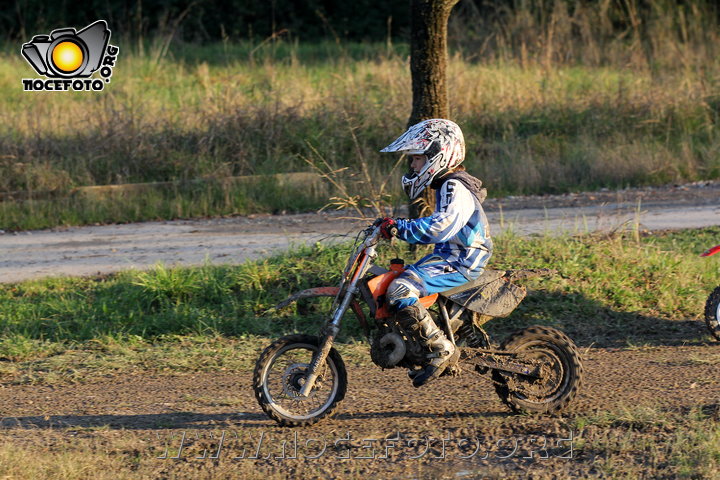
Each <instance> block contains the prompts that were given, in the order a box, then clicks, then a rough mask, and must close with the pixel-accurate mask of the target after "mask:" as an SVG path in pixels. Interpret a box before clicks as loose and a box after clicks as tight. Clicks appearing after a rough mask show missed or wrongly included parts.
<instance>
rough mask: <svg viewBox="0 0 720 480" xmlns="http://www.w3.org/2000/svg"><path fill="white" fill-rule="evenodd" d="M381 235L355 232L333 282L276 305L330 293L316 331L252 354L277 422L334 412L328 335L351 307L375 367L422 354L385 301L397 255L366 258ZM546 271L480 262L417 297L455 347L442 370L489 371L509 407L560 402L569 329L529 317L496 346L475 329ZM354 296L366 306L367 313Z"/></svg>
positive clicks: (338, 366)
mask: <svg viewBox="0 0 720 480" xmlns="http://www.w3.org/2000/svg"><path fill="white" fill-rule="evenodd" d="M363 236H364V238H362V237H363ZM380 238H381V237H380V231H379V227H376V226H370V227H368V228H367V229H365V230H363V231H361V232H360V233H359V234H358V237H357V238H356V242H355V247H354V249H353V250H354V253H353V254H352V255H351V256H350V258H349V260H348V263H347V265H346V267H345V270H344V272H343V274H342V279H341V282H340V285H339V286H338V287H320V288H312V289H308V290H304V291H302V292H299V293H296V294H295V295H292V296H291V297H289V298H287V299H286V300H284V301H283V302H281V303H279V304H278V305H276V306H275V307H274V309H280V308H284V307H286V306H288V305H290V304H291V303H293V302H296V301H297V300H300V299H302V298H312V297H323V296H326V297H334V301H333V305H332V315H331V316H330V318H329V319H328V320H327V321H326V323H325V325H324V327H323V329H322V331H321V334H320V336H311V335H290V336H286V337H282V338H280V339H278V340H276V341H274V342H273V343H272V344H271V345H270V346H268V347H267V348H265V350H264V351H263V352H262V353H261V355H260V357H259V358H258V360H257V362H256V365H255V369H254V373H253V388H254V391H255V397H256V398H257V400H258V402H259V404H260V406H261V407H262V409H263V411H264V412H265V413H266V414H267V415H268V416H269V417H270V418H272V419H273V420H275V421H277V422H278V423H279V424H280V425H283V426H291V427H294V426H301V425H309V424H313V423H315V422H317V421H318V420H320V419H321V418H323V417H326V416H330V415H332V414H333V413H334V411H335V410H336V408H337V406H338V404H339V403H340V402H341V401H342V400H343V398H344V396H345V391H346V388H347V374H346V371H345V364H344V363H343V360H342V358H341V356H340V354H339V353H338V352H337V350H336V349H335V348H334V347H333V342H334V341H335V338H336V337H337V335H338V333H339V331H340V321H341V319H342V318H343V315H344V314H345V312H346V311H347V310H348V309H351V310H352V311H353V312H354V314H355V316H356V317H357V319H358V321H359V323H360V325H361V326H362V328H363V331H364V333H365V335H366V337H367V338H368V339H369V343H370V356H371V359H372V361H373V363H375V364H376V365H377V366H379V367H381V368H382V369H383V370H384V369H386V368H395V367H404V368H408V369H417V368H419V367H420V366H422V365H424V364H425V363H426V362H427V357H426V355H427V354H428V353H429V350H427V347H424V346H423V343H421V342H420V341H418V339H416V337H415V336H414V335H413V334H412V333H411V332H408V331H405V330H403V328H402V327H401V326H400V325H399V324H398V323H397V322H396V321H395V318H394V314H393V312H392V310H391V309H390V308H389V305H388V303H387V301H386V298H385V292H386V290H387V288H388V286H389V285H390V282H392V281H393V279H395V277H397V276H398V275H399V274H400V273H402V272H403V271H404V263H403V262H402V260H400V259H394V260H392V261H391V264H390V270H389V271H388V270H385V269H383V268H380V267H378V266H376V265H373V261H374V260H375V258H376V257H377V253H376V246H377V244H378V241H379V239H380ZM551 273H555V271H554V270H550V269H535V270H485V271H484V273H483V274H482V275H481V276H480V277H479V278H478V279H476V280H474V281H470V282H468V283H467V284H465V285H462V286H460V287H456V288H453V289H451V290H448V291H445V292H442V293H440V294H433V295H430V296H427V297H423V298H421V299H420V303H421V304H422V305H423V306H424V307H425V308H427V309H429V311H430V313H431V315H432V316H433V319H434V320H435V323H436V324H437V325H438V326H440V327H441V328H442V329H443V330H444V333H445V335H446V336H447V338H448V339H450V341H452V342H453V343H454V344H455V345H456V347H457V348H456V349H455V353H454V354H453V355H452V356H451V357H450V358H449V361H448V365H449V366H448V367H447V368H446V370H445V371H444V373H443V375H458V374H459V373H460V372H461V371H462V370H463V368H461V365H462V366H464V367H471V368H472V369H473V370H474V371H475V372H477V373H479V374H484V373H487V372H491V375H492V379H493V382H494V385H495V391H496V392H497V394H498V396H499V397H500V399H501V400H502V401H503V402H504V403H505V404H506V405H507V406H508V407H509V408H510V409H511V410H513V411H515V412H529V413H531V412H539V413H551V412H552V413H555V412H559V411H561V410H563V409H564V408H565V407H567V406H568V404H570V402H571V401H572V400H573V399H574V398H575V396H576V395H577V392H578V390H579V388H580V385H581V383H582V378H583V366H582V361H581V358H580V354H579V353H578V350H577V347H576V346H575V344H574V343H573V341H572V340H570V338H568V337H567V336H566V335H565V334H564V333H562V332H560V331H559V330H556V329H554V328H550V327H545V326H533V327H529V328H526V329H523V330H520V331H518V332H516V333H514V334H512V335H511V336H510V337H509V338H507V339H506V340H505V341H504V342H502V344H501V345H500V347H499V348H493V346H492V344H491V342H490V339H489V336H488V334H487V333H486V332H485V331H484V330H483V328H482V327H483V324H485V323H486V322H487V321H488V320H490V319H492V318H495V317H504V316H507V315H509V314H510V312H512V311H513V310H514V309H515V307H517V305H518V304H519V303H520V302H521V301H522V299H523V298H524V297H525V294H526V292H525V289H524V288H523V287H521V286H518V285H516V284H514V283H513V281H514V280H519V279H524V278H529V277H532V276H539V275H547V274H551ZM361 303H364V304H365V305H367V307H368V309H369V313H370V317H371V318H372V320H373V321H372V322H368V320H367V318H366V315H365V312H364V311H363V308H362V307H361ZM431 307H432V308H431ZM441 381H442V379H437V380H435V382H441Z"/></svg>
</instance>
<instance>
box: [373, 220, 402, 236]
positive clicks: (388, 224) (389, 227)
mask: <svg viewBox="0 0 720 480" xmlns="http://www.w3.org/2000/svg"><path fill="white" fill-rule="evenodd" d="M378 220H380V219H378ZM376 223H377V220H376ZM397 233H398V231H397V222H395V220H394V219H392V218H390V217H385V218H383V219H382V220H380V235H382V237H383V238H392V237H395V236H397Z"/></svg>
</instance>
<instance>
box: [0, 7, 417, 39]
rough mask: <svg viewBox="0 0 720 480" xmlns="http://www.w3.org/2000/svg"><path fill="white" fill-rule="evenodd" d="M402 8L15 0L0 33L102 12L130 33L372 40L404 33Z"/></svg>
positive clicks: (3, 15) (81, 21)
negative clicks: (389, 34)
mask: <svg viewBox="0 0 720 480" xmlns="http://www.w3.org/2000/svg"><path fill="white" fill-rule="evenodd" d="M0 3H2V2H0ZM11 5H12V4H11ZM408 9H409V0H390V1H387V0H352V1H347V0H90V1H85V2H74V1H69V0H58V1H53V2H48V1H47V0H17V1H15V2H14V5H12V6H11V7H10V8H2V9H0V29H1V31H2V34H3V36H4V37H5V39H8V40H18V39H25V38H27V37H29V36H32V35H36V34H41V33H46V32H48V31H50V30H52V29H54V28H59V27H64V26H71V27H76V28H80V27H83V26H85V25H88V24H90V23H92V22H94V21H96V20H99V19H104V20H107V21H108V23H109V26H110V29H111V30H112V31H113V34H120V35H122V36H125V37H128V36H129V37H132V38H144V37H148V36H153V35H167V34H173V35H174V36H175V38H177V39H180V40H184V41H189V42H203V43H204V42H214V41H220V40H224V39H229V40H231V41H237V40H241V39H253V40H262V39H265V38H268V37H270V36H272V35H273V34H275V35H276V36H286V37H290V38H297V39H300V40H303V41H304V40H317V39H321V38H324V39H338V40H371V41H372V40H382V39H385V38H387V36H388V31H390V33H391V35H392V36H395V37H397V36H399V35H406V34H407V31H408V26H409V20H408Z"/></svg>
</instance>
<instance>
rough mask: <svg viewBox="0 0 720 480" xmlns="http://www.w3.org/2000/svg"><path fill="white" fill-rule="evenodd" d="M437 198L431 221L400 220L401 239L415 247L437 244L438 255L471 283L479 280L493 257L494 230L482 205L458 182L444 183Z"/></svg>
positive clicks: (420, 219) (398, 223)
mask: <svg viewBox="0 0 720 480" xmlns="http://www.w3.org/2000/svg"><path fill="white" fill-rule="evenodd" d="M435 195H436V201H435V212H434V213H433V214H432V215H430V216H429V217H423V218H418V219H414V220H403V219H398V220H397V229H398V238H400V239H402V240H405V241H406V242H408V243H414V244H432V243H434V244H435V250H434V251H433V254H434V255H439V256H440V257H442V258H443V259H445V260H446V261H447V262H448V263H449V264H450V265H451V266H453V267H455V269H457V271H458V272H460V273H462V274H463V275H464V276H465V277H466V278H467V279H469V280H472V279H474V278H477V277H478V276H479V275H480V274H481V273H482V271H483V268H484V267H485V265H486V264H487V262H488V260H489V259H490V255H492V239H491V238H490V229H489V226H488V221H487V217H486V216H485V211H484V210H483V208H482V205H481V204H480V201H479V200H478V199H477V198H476V197H475V195H473V194H472V193H471V192H470V190H469V189H468V188H467V187H466V186H465V185H463V184H462V182H460V181H459V180H456V179H450V180H447V181H446V182H445V183H443V185H442V187H440V189H439V190H436V191H435Z"/></svg>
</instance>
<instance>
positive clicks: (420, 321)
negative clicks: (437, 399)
mask: <svg viewBox="0 0 720 480" xmlns="http://www.w3.org/2000/svg"><path fill="white" fill-rule="evenodd" d="M397 320H398V323H399V324H400V326H402V327H403V328H404V329H406V330H409V331H411V332H412V333H413V334H415V336H416V338H418V339H419V340H420V342H421V343H423V344H424V345H425V346H426V347H428V349H429V350H430V353H429V354H428V355H427V357H426V358H428V359H429V361H428V363H427V364H426V365H425V367H424V368H423V369H422V370H411V371H409V372H408V376H410V378H412V381H413V386H415V387H421V386H423V385H425V384H426V383H428V382H430V381H432V380H435V379H436V378H437V377H439V376H440V375H441V374H442V373H443V371H444V370H445V368H446V367H447V366H448V364H449V363H450V362H449V360H450V359H451V357H452V354H453V353H454V352H455V345H453V344H452V342H451V341H450V340H448V338H447V337H446V336H445V333H443V331H442V330H441V329H440V328H438V326H437V325H435V322H434V321H433V319H432V317H431V316H430V314H429V313H428V311H427V310H425V307H423V306H422V305H420V304H417V303H416V304H414V305H410V306H409V307H405V308H403V309H402V310H400V311H399V312H398V314H397Z"/></svg>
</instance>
